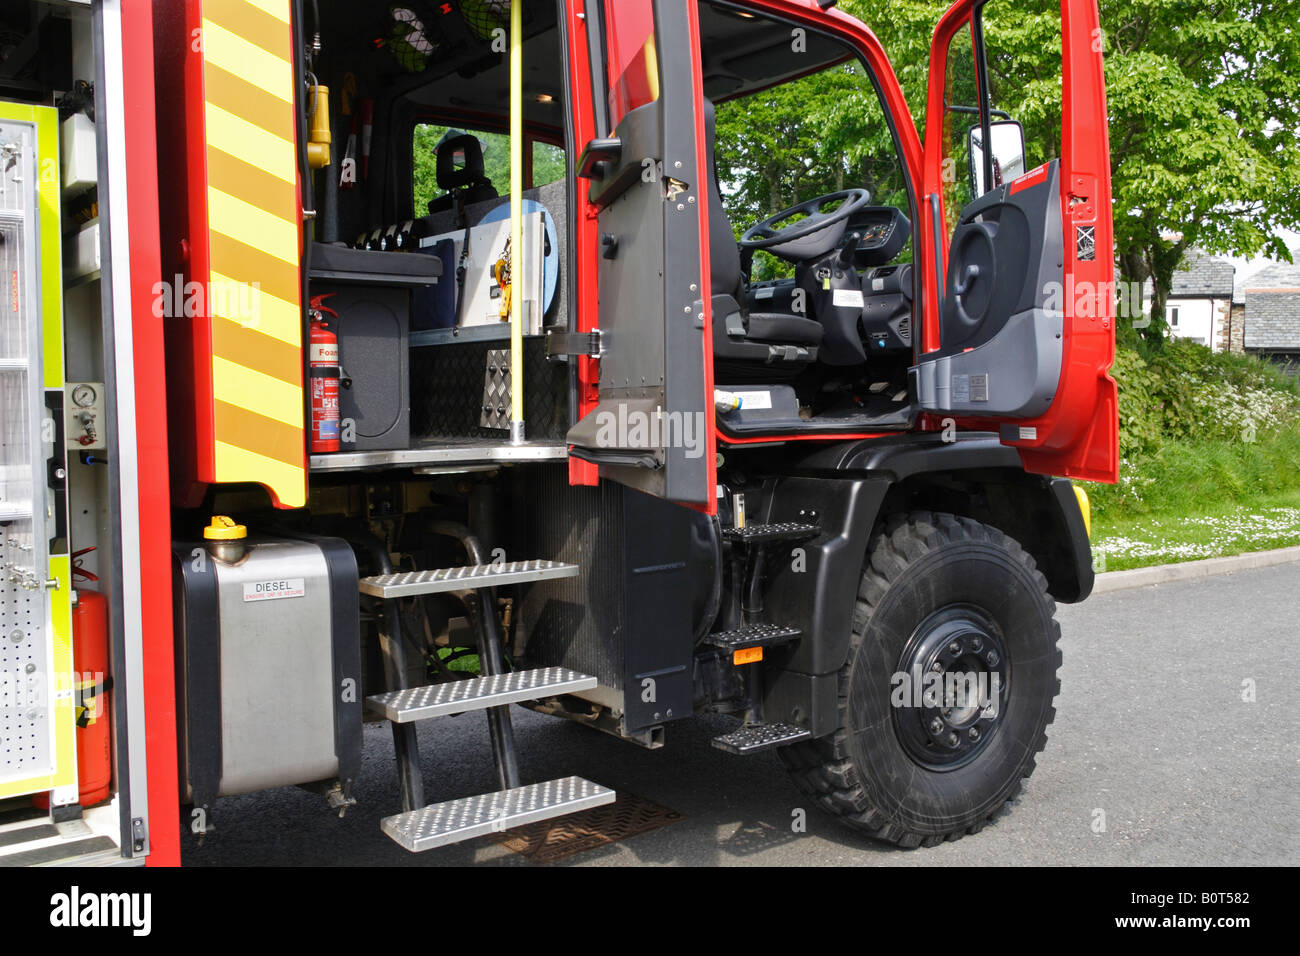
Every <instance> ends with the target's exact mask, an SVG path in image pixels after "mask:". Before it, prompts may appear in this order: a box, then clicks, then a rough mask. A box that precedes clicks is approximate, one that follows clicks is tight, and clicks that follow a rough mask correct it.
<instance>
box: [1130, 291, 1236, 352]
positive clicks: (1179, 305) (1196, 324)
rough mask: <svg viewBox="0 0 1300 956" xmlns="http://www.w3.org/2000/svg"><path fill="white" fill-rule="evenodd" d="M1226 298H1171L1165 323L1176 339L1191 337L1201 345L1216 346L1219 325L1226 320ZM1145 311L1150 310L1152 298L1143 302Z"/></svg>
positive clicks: (1170, 333)
mask: <svg viewBox="0 0 1300 956" xmlns="http://www.w3.org/2000/svg"><path fill="white" fill-rule="evenodd" d="M1226 301H1227V300H1225V299H1171V300H1169V302H1167V303H1166V304H1165V324H1166V325H1168V327H1169V335H1170V336H1171V337H1172V338H1176V339H1191V340H1193V341H1196V342H1200V344H1201V345H1208V346H1209V347H1210V348H1214V347H1215V343H1216V342H1217V340H1218V334H1219V327H1220V326H1221V325H1222V324H1223V321H1224V309H1223V305H1224V303H1225V302H1226ZM1142 308H1143V311H1150V309H1151V300H1150V299H1146V300H1145V301H1144V302H1143V303H1142ZM1175 309H1177V310H1178V324H1177V325H1175V324H1174V320H1173V314H1174V310H1175Z"/></svg>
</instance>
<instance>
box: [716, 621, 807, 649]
mask: <svg viewBox="0 0 1300 956" xmlns="http://www.w3.org/2000/svg"><path fill="white" fill-rule="evenodd" d="M802 633H803V632H802V631H800V630H799V628H797V627H787V626H785V625H784V624H746V625H744V626H743V627H738V628H736V629H735V630H732V631H719V632H718V633H716V634H710V635H709V636H708V637H706V638H705V639H704V643H705V644H708V645H710V646H712V647H720V648H722V649H723V650H724V651H740V650H745V649H747V648H750V647H774V646H776V645H777V644H788V643H789V642H790V641H793V640H795V639H796V638H798V637H799V636H800V635H801V634H802Z"/></svg>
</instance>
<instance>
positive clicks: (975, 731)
mask: <svg viewBox="0 0 1300 956" xmlns="http://www.w3.org/2000/svg"><path fill="white" fill-rule="evenodd" d="M966 736H967V737H969V738H970V739H971V740H973V741H974V740H979V739H980V729H979V728H978V727H972V728H971V729H970V733H968V734H967V735H966Z"/></svg>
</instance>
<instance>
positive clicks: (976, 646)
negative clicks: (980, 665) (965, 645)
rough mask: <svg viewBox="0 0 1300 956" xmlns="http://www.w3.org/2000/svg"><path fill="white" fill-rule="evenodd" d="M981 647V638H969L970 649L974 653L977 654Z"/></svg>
mask: <svg viewBox="0 0 1300 956" xmlns="http://www.w3.org/2000/svg"><path fill="white" fill-rule="evenodd" d="M983 647H984V641H982V640H981V639H980V638H978V637H972V638H971V642H970V649H971V650H972V651H974V652H975V653H977V654H978V653H979V652H980V651H981V650H982V649H983Z"/></svg>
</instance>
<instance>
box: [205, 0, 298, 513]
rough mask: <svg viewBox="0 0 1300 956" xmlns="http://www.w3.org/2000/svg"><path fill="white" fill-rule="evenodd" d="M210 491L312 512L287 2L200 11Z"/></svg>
mask: <svg viewBox="0 0 1300 956" xmlns="http://www.w3.org/2000/svg"><path fill="white" fill-rule="evenodd" d="M200 9H201V14H200V16H201V19H200V29H201V39H202V47H201V49H202V57H203V63H202V76H203V105H202V109H203V129H204V136H205V143H204V157H205V164H206V171H207V182H206V209H207V253H208V255H207V265H208V270H209V277H208V279H209V286H208V288H209V299H210V303H211V305H210V310H209V311H210V314H211V316H212V320H211V323H212V324H211V346H212V356H211V361H212V366H211V370H212V419H211V420H212V425H213V433H212V438H213V446H212V448H211V449H210V458H209V460H210V461H211V462H212V463H213V474H212V476H211V477H212V480H213V481H216V482H259V483H261V484H263V485H265V486H266V487H267V488H268V489H269V490H270V491H271V492H272V494H273V495H274V497H275V499H276V502H277V504H278V505H279V506H280V507H286V508H295V507H301V506H303V505H304V504H305V503H306V494H307V468H306V465H307V461H306V445H305V441H304V437H305V436H304V432H303V392H302V389H303V380H302V375H303V372H302V369H303V361H302V359H303V356H302V299H301V284H300V273H299V265H300V264H299V249H300V248H301V246H300V241H301V239H300V230H301V217H300V212H299V210H300V207H299V199H298V167H297V158H296V146H295V142H296V137H295V109H294V68H293V34H292V27H291V22H290V2H289V0H202V2H201V3H200Z"/></svg>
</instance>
